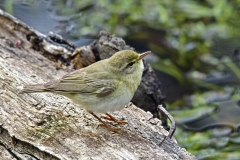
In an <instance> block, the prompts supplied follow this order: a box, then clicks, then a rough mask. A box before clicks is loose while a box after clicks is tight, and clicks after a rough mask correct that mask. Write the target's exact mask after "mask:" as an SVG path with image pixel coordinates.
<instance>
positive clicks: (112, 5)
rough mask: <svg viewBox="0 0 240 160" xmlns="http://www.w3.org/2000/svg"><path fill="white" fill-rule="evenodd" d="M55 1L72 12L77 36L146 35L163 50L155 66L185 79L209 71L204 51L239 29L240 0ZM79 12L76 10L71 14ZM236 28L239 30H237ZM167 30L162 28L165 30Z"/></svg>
mask: <svg viewBox="0 0 240 160" xmlns="http://www.w3.org/2000/svg"><path fill="white" fill-rule="evenodd" d="M66 2H67V1H55V3H54V4H53V6H57V7H56V8H59V9H57V13H58V14H60V15H61V14H64V15H69V16H70V15H71V18H72V20H74V21H75V23H76V25H77V26H78V27H76V28H77V29H75V30H72V31H71V35H72V36H76V37H79V36H80V35H92V36H95V35H97V34H98V32H99V31H100V30H107V31H109V32H111V33H114V34H116V35H118V36H122V37H125V38H129V39H135V38H136V39H138V40H139V39H144V40H146V41H144V43H146V44H145V45H147V46H148V47H149V48H150V49H151V50H152V51H153V52H155V53H156V54H158V55H159V60H158V62H157V63H153V64H152V66H153V67H154V68H155V69H158V70H161V71H162V72H165V73H167V74H169V75H171V76H173V77H175V78H176V79H177V80H178V81H179V82H181V83H185V82H187V81H186V76H185V74H186V73H188V72H191V71H195V70H199V71H207V70H209V69H210V68H212V66H211V65H203V64H202V62H201V61H200V57H201V55H204V54H208V53H210V50H209V47H210V46H211V45H212V43H213V40H214V39H216V38H228V37H229V36H230V35H231V34H236V33H238V32H237V31H236V30H237V29H236V28H238V26H239V25H238V23H236V18H237V16H235V17H234V15H238V8H237V7H238V4H239V2H238V1H227V0H222V1H214V0H205V1H200V0H197V1H192V0H179V1H175V0H162V1H159V0H152V1H145V0H138V1H137V0H135V1H120V0H99V1H94V0H81V1H78V0H74V1H73V3H72V4H68V5H66ZM72 15H75V16H72ZM235 29H236V30H235ZM160 31H162V32H160Z"/></svg>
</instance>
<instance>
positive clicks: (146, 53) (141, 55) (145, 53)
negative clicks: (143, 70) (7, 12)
mask: <svg viewBox="0 0 240 160" xmlns="http://www.w3.org/2000/svg"><path fill="white" fill-rule="evenodd" d="M150 53H151V51H147V52H144V53H142V54H140V56H139V58H138V60H141V59H143V58H144V57H145V56H146V55H148V54H150Z"/></svg>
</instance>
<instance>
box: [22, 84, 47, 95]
mask: <svg viewBox="0 0 240 160" xmlns="http://www.w3.org/2000/svg"><path fill="white" fill-rule="evenodd" d="M45 89H46V88H45V87H44V84H33V85H27V86H24V88H23V89H22V90H21V91H20V92H19V93H20V94H21V93H33V92H45V91H46V90H45Z"/></svg>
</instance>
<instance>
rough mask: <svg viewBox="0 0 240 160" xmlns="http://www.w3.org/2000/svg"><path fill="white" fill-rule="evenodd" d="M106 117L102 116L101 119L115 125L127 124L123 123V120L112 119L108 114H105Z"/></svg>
mask: <svg viewBox="0 0 240 160" xmlns="http://www.w3.org/2000/svg"><path fill="white" fill-rule="evenodd" d="M105 114H106V115H107V117H106V116H102V117H101V118H104V119H106V120H109V121H113V122H116V123H117V124H127V122H125V121H123V120H118V119H116V118H114V117H113V116H112V115H111V114H109V113H105Z"/></svg>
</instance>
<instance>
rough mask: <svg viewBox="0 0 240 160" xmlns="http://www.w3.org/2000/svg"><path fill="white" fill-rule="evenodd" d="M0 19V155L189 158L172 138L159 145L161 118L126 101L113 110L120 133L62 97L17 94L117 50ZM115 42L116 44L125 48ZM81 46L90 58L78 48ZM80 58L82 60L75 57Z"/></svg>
mask: <svg viewBox="0 0 240 160" xmlns="http://www.w3.org/2000/svg"><path fill="white" fill-rule="evenodd" d="M0 24H1V25H0V151H1V152H0V157H2V158H3V159H44V160H47V159H51V160H52V159H69V160H70V159H71V160H72V159H114V160H115V159H158V160H159V159H166V160H169V159H174V160H175V159H195V157H194V156H193V155H191V154H189V153H188V152H187V151H186V150H185V149H183V148H181V147H179V146H178V145H177V144H176V143H175V141H166V143H163V144H162V145H160V143H161V141H162V140H163V139H164V137H165V135H167V134H168V132H167V131H166V130H165V129H164V128H163V127H162V125H161V124H162V123H161V121H160V120H159V119H157V118H154V117H153V115H152V114H151V113H150V112H144V111H143V110H141V109H139V108H137V107H135V106H134V105H133V104H131V103H130V104H129V105H128V106H126V107H125V108H124V109H123V110H121V111H116V112H114V113H113V114H114V116H116V117H117V118H119V119H123V120H125V121H127V122H128V125H125V126H118V127H119V128H120V132H121V134H113V133H110V132H109V131H108V130H106V129H105V128H102V127H98V125H99V122H98V121H97V120H95V119H94V118H93V117H92V115H90V114H89V113H87V112H86V111H85V110H83V109H80V108H79V107H78V106H77V105H75V104H73V103H72V102H71V101H70V100H69V99H67V98H66V97H62V96H59V95H55V94H51V93H42V94H37V93H35V94H18V91H19V90H20V89H21V88H22V87H23V86H24V85H25V84H30V83H32V82H35V83H43V82H46V81H49V80H50V79H57V78H59V77H61V76H63V75H64V74H66V73H67V72H69V71H71V70H73V69H74V68H81V67H84V66H87V65H89V64H91V63H93V62H94V61H96V60H99V59H102V58H106V57H108V56H109V55H103V54H99V55H97V54H98V53H100V52H103V53H106V52H105V51H109V52H108V53H111V54H112V53H114V52H115V51H116V50H120V49H122V48H104V47H101V46H99V45H96V44H98V43H97V41H95V42H94V43H93V44H91V45H89V46H84V47H81V48H76V47H75V46H73V45H72V44H70V43H68V42H67V41H65V40H63V39H62V40H61V37H55V35H51V36H52V37H51V36H45V35H43V34H41V33H39V32H37V31H35V30H34V29H32V28H30V27H28V26H26V25H25V24H23V23H22V22H20V21H19V20H17V19H16V18H14V17H12V16H11V15H8V14H6V13H5V12H3V11H1V10H0ZM101 34H106V35H107V37H112V38H117V37H114V36H111V35H109V34H107V33H105V32H102V33H101ZM98 40H99V39H98ZM123 42H124V41H122V44H120V45H117V46H121V47H129V46H126V45H125V43H123ZM102 43H103V44H104V43H106V44H108V43H109V42H108V41H106V42H105V40H103V42H102ZM59 44H60V45H59ZM129 48H130V47H129ZM52 51H53V52H52ZM89 51H90V52H91V54H90V56H89V55H88V54H86V53H88V52H89ZM110 51H111V52H110ZM79 52H80V53H81V54H80V53H79ZM50 53H51V54H50ZM82 57H90V58H89V59H88V60H86V61H82V60H81V58H82ZM68 59H70V60H68ZM145 85H146V84H145ZM147 85H149V86H150V84H147ZM159 92H160V90H159ZM149 93H150V94H153V93H151V91H149ZM149 93H148V94H149ZM154 94H155V93H154ZM159 96H160V98H161V94H160V95H159ZM156 99H158V97H156ZM141 103H142V102H141ZM154 103H159V102H154ZM135 104H136V103H135ZM110 125H114V124H113V123H111V124H110Z"/></svg>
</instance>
